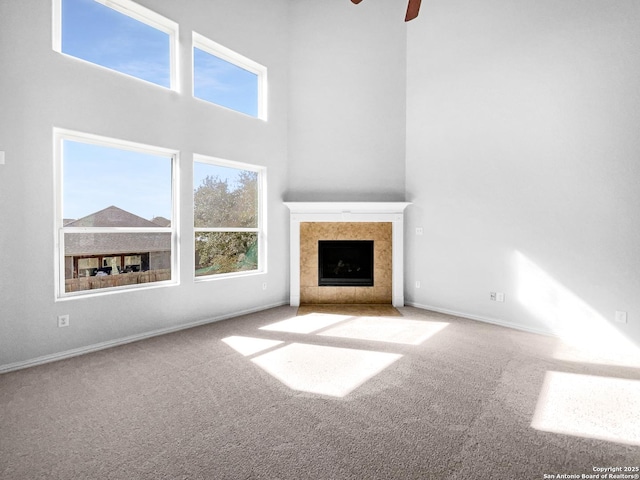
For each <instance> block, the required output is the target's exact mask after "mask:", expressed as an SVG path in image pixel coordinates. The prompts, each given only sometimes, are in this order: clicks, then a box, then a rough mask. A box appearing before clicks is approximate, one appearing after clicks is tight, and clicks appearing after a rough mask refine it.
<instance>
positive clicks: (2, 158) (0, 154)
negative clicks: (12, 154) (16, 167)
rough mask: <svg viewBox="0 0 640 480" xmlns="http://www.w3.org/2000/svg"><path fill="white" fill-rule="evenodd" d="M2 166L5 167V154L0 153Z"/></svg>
mask: <svg viewBox="0 0 640 480" xmlns="http://www.w3.org/2000/svg"><path fill="white" fill-rule="evenodd" d="M0 165H4V152H0Z"/></svg>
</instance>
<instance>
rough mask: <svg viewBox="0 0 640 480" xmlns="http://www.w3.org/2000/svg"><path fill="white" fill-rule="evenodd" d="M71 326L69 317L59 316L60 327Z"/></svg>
mask: <svg viewBox="0 0 640 480" xmlns="http://www.w3.org/2000/svg"><path fill="white" fill-rule="evenodd" d="M68 326H69V315H58V327H68Z"/></svg>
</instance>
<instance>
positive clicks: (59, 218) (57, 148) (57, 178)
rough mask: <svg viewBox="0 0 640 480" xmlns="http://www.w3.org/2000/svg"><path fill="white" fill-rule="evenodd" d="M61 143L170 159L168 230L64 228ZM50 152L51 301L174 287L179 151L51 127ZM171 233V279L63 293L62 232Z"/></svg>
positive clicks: (177, 276)
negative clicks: (52, 226) (169, 220)
mask: <svg viewBox="0 0 640 480" xmlns="http://www.w3.org/2000/svg"><path fill="white" fill-rule="evenodd" d="M64 140H70V141H74V142H81V143H90V144H93V145H99V146H104V147H113V148H120V149H123V150H130V151H134V152H139V153H146V154H153V155H162V156H166V157H171V159H172V160H171V208H172V212H171V227H158V228H140V227H113V228H108V227H66V228H65V227H64V224H63V220H64V219H63V212H64V210H63V205H62V197H63V188H64V185H63V182H62V180H63V168H64V166H63V148H62V144H63V141H64ZM53 152H54V162H53V163H54V175H53V177H54V188H53V191H54V196H55V198H54V210H55V222H54V226H55V227H54V255H53V258H54V259H55V266H54V271H55V279H56V280H55V300H56V301H60V300H68V299H73V298H86V297H88V296H101V295H106V294H112V293H120V292H128V291H138V290H143V289H149V288H158V287H163V286H167V285H178V284H179V283H180V269H179V258H180V248H179V247H180V245H179V242H178V225H179V223H180V219H179V208H178V198H179V173H178V165H179V151H178V150H174V149H169V148H164V147H158V146H155V145H145V144H142V143H137V142H131V141H128V140H122V139H116V138H110V137H103V136H100V135H95V134H92V133H84V132H78V131H75V130H68V129H65V128H58V127H54V128H53ZM88 232H92V233H171V249H172V251H171V279H170V280H165V281H160V282H153V283H146V284H140V286H139V285H124V286H120V287H112V288H101V289H95V290H82V291H79V292H65V291H64V290H65V255H64V234H65V233H88Z"/></svg>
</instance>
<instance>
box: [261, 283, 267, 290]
mask: <svg viewBox="0 0 640 480" xmlns="http://www.w3.org/2000/svg"><path fill="white" fill-rule="evenodd" d="M262 289H263V290H266V289H267V282H264V283H263V284H262Z"/></svg>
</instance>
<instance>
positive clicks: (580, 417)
mask: <svg viewBox="0 0 640 480" xmlns="http://www.w3.org/2000/svg"><path fill="white" fill-rule="evenodd" d="M638 412H640V381H638V380H626V379H622V378H610V377H596V376H592V375H578V374H574V373H563V372H547V374H546V376H545V380H544V384H543V386H542V391H541V394H540V397H539V399H538V405H537V407H536V412H535V414H534V417H533V421H532V422H531V426H532V427H533V428H535V429H537V430H543V431H545V432H553V433H561V434H566V435H574V436H580V437H588V438H596V439H599V440H607V441H611V442H618V443H625V444H629V445H640V414H639V413H638Z"/></svg>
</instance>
